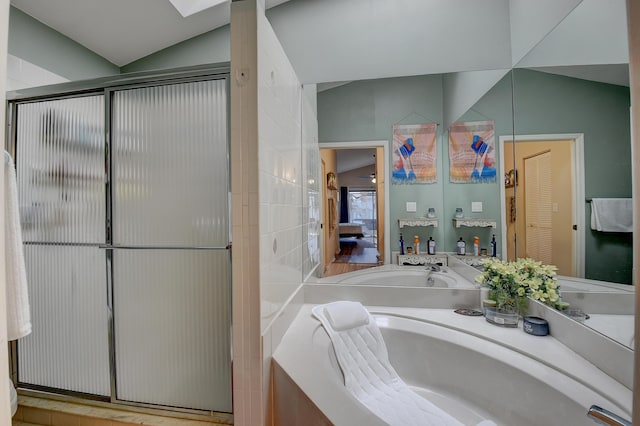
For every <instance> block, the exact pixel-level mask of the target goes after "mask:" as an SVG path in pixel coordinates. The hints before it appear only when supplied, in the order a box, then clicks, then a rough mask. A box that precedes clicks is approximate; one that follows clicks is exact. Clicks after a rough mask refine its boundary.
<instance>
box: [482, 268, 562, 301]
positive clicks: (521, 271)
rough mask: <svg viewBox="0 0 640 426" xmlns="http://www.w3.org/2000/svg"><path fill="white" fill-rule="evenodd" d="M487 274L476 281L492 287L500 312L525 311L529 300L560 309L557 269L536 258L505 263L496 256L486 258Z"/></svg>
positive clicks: (492, 297) (490, 293)
mask: <svg viewBox="0 0 640 426" xmlns="http://www.w3.org/2000/svg"><path fill="white" fill-rule="evenodd" d="M482 264H483V265H484V268H485V269H484V272H483V273H482V274H480V275H478V276H477V277H476V281H477V282H478V283H480V284H481V285H485V286H486V287H488V288H489V298H490V299H491V300H494V301H495V302H496V306H497V307H498V308H499V309H510V310H520V311H521V312H522V311H524V310H525V308H526V305H527V297H531V298H532V299H534V300H539V301H540V302H542V303H544V304H546V305H549V306H553V307H555V306H556V303H557V302H559V301H560V287H559V286H558V280H557V278H556V270H557V268H556V267H555V266H553V265H543V264H542V262H537V261H535V260H533V259H528V258H527V259H518V260H516V261H514V262H508V261H502V260H499V259H496V258H494V257H492V258H488V259H484V260H483V261H482Z"/></svg>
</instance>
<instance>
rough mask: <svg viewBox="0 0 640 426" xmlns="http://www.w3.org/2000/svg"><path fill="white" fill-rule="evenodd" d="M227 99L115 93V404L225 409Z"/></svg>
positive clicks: (182, 87) (189, 90) (178, 87)
mask: <svg viewBox="0 0 640 426" xmlns="http://www.w3.org/2000/svg"><path fill="white" fill-rule="evenodd" d="M226 89H227V81H226V80H212V81H202V82H188V83H180V84H171V85H162V86H153V87H145V88H135V89H129V90H119V91H116V92H114V93H113V97H112V135H113V136H112V140H111V154H112V168H111V182H112V196H113V204H112V229H113V231H112V232H113V237H112V242H113V248H112V249H111V250H110V251H112V253H113V257H112V259H113V295H114V320H115V324H114V325H115V357H116V383H117V385H116V390H117V399H118V400H121V401H131V402H136V403H148V404H159V405H165V406H173V407H180V408H186V409H199V410H212V411H219V412H231V411H232V405H231V340H230V328H231V322H230V316H231V313H230V278H229V271H230V257H229V252H228V250H227V248H226V247H227V246H228V244H229V217H228V216H229V207H228V188H229V184H228V176H229V171H228V153H227V152H228V142H227V94H226Z"/></svg>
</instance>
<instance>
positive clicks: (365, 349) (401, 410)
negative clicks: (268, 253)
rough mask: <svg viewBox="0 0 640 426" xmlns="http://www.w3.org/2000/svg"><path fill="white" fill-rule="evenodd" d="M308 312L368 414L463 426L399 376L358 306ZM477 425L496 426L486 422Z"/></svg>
mask: <svg viewBox="0 0 640 426" xmlns="http://www.w3.org/2000/svg"><path fill="white" fill-rule="evenodd" d="M312 313H313V315H314V316H315V317H316V318H317V319H319V320H320V322H321V323H322V325H323V326H324V328H325V330H326V331H327V333H328V334H329V337H330V338H331V341H332V343H333V348H334V350H335V353H336V358H337V359H338V363H339V364H340V368H341V369H342V373H343V374H344V381H345V387H346V388H347V390H348V391H349V392H350V393H351V394H352V395H353V396H354V397H355V398H356V399H357V400H358V401H360V402H361V403H362V404H363V405H364V406H365V407H367V408H368V409H369V410H370V411H371V412H372V413H374V414H375V415H376V416H378V417H379V418H380V419H382V420H383V421H385V422H386V423H388V424H389V425H392V426H411V425H415V426H418V425H426V426H462V423H461V422H460V421H458V420H457V419H456V418H454V417H453V416H451V415H450V414H448V413H446V412H445V411H444V410H442V409H441V408H439V407H437V406H436V405H434V404H433V403H431V402H430V401H428V400H426V399H424V398H423V397H421V396H420V395H418V394H417V393H415V392H414V391H413V390H411V388H409V386H408V385H407V384H406V383H405V382H404V381H403V380H402V379H401V378H400V377H399V376H398V373H396V371H395V370H394V368H393V367H392V366H391V363H389V356H388V354H387V347H386V345H385V343H384V340H383V339H382V334H381V333H380V329H379V328H378V326H377V325H376V323H375V321H374V320H373V318H372V317H371V314H369V312H368V311H367V310H366V309H365V307H364V306H362V304H360V303H358V302H348V301H339V302H332V303H328V304H326V305H317V306H314V307H313V309H312ZM480 425H482V426H495V423H494V422H492V421H490V420H484V421H482V422H481V423H479V424H478V426H480Z"/></svg>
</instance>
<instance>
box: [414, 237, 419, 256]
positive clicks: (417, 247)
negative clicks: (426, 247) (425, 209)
mask: <svg viewBox="0 0 640 426" xmlns="http://www.w3.org/2000/svg"><path fill="white" fill-rule="evenodd" d="M413 252H414V253H415V254H420V237H418V236H417V235H414V236H413Z"/></svg>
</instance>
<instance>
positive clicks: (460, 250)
mask: <svg viewBox="0 0 640 426" xmlns="http://www.w3.org/2000/svg"><path fill="white" fill-rule="evenodd" d="M457 248H458V251H457V253H458V254H459V255H461V256H464V255H465V252H466V251H467V243H465V242H464V241H463V240H462V237H460V239H459V240H458V244H457Z"/></svg>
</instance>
